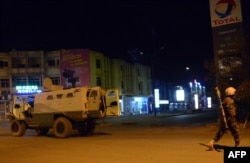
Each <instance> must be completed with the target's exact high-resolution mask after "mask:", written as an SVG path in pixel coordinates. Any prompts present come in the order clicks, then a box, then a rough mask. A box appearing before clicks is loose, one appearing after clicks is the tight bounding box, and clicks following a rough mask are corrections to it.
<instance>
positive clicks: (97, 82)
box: [0, 49, 152, 115]
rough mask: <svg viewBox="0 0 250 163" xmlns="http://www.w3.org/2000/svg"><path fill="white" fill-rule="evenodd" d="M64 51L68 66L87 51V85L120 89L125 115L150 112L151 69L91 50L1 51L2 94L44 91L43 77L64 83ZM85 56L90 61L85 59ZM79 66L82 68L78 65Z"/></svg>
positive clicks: (0, 90) (8, 96) (6, 95)
mask: <svg viewBox="0 0 250 163" xmlns="http://www.w3.org/2000/svg"><path fill="white" fill-rule="evenodd" d="M62 53H64V54H65V55H69V56H66V57H67V58H66V59H67V62H68V61H69V65H71V64H70V63H75V60H74V59H73V60H71V56H72V57H73V58H75V57H76V56H75V55H78V56H80V55H81V53H84V55H86V53H88V55H89V57H83V60H82V61H81V63H83V62H84V63H85V62H86V63H87V62H88V65H89V71H90V74H91V75H90V76H87V78H88V79H87V80H89V81H90V85H87V86H91V87H94V86H101V87H102V88H104V89H109V88H118V89H119V92H120V96H121V99H122V100H123V102H122V103H123V104H122V105H121V106H122V107H124V108H125V107H126V108H125V109H123V108H122V109H123V113H124V115H125V114H137V113H138V114H140V113H142V112H143V113H146V112H147V110H148V109H147V108H146V105H147V98H148V97H149V96H150V95H151V94H152V93H151V79H150V78H151V74H150V68H149V67H147V66H144V65H141V64H131V63H128V62H126V61H124V60H121V59H111V58H109V57H107V56H105V55H104V54H102V53H100V52H96V51H92V50H89V49H69V50H65V49H61V50H54V51H47V52H44V51H15V50H13V51H10V52H9V53H0V84H1V85H0V93H1V94H0V96H1V97H2V98H3V97H4V99H10V97H11V96H10V95H14V94H17V93H18V92H17V91H16V86H28V85H37V86H38V89H40V90H42V88H43V79H44V78H47V77H48V78H51V79H52V83H53V84H55V85H62V83H63V82H65V81H63V80H65V78H64V77H63V75H62V74H63V68H62ZM71 53H72V54H71ZM79 54H80V55H79ZM86 58H88V61H85V59H86ZM64 59H65V58H64ZM79 60H80V58H77V65H79V64H81V63H80V62H78V61H79ZM64 67H65V65H64ZM66 67H67V66H66ZM70 68H71V67H70ZM77 68H78V70H79V67H77ZM85 68H86V65H85V67H84V69H85ZM84 69H82V70H81V71H84ZM81 86H83V85H81ZM84 86H85V85H84ZM135 98H136V99H137V101H136V100H135ZM138 99H142V101H138Z"/></svg>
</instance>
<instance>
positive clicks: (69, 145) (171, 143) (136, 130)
mask: <svg viewBox="0 0 250 163" xmlns="http://www.w3.org/2000/svg"><path fill="white" fill-rule="evenodd" d="M197 117H199V118H197ZM205 117H207V114H200V113H199V114H195V115H194V114H192V115H191V114H190V115H182V116H171V117H170V116H166V115H164V116H158V117H152V116H146V117H145V116H137V117H122V118H118V119H117V118H111V119H108V120H107V121H106V125H99V126H97V128H96V131H95V133H94V135H92V136H90V137H80V136H79V135H78V134H77V133H73V134H72V136H71V137H70V138H68V139H57V138H55V137H54V136H53V133H52V131H50V133H49V134H48V136H45V137H39V136H35V132H34V131H32V130H27V132H26V134H25V136H24V137H12V136H11V134H10V132H9V128H8V123H0V162H4V163H9V162H10V163H12V162H19V163H22V162H47V163H50V162H62V163H64V162H75V163H78V162H87V163H99V162H100V163H103V162H119V163H125V162H126V163H127V162H144V163H149V162H150V163H152V162H153V163H165V162H169V163H181V162H193V163H200V162H202V163H211V162H213V163H223V149H221V150H220V151H207V148H206V147H205V146H203V145H202V144H206V143H207V142H208V141H209V140H210V138H211V137H212V136H213V135H214V133H215V132H216V130H217V126H216V125H217V124H216V123H215V121H214V119H212V120H211V121H210V122H209V123H207V122H205V123H203V122H204V120H202V121H201V120H199V121H198V119H206V118H205ZM135 118H136V119H135ZM173 121H176V123H177V122H179V123H178V124H180V125H173V124H175V123H174V122H173ZM207 121H208V120H207ZM143 122H144V123H143ZM170 122H171V123H172V124H169V123H170ZM185 122H186V124H185ZM240 133H241V136H242V146H250V139H249V134H250V129H249V125H247V128H245V129H241V131H240ZM219 145H221V147H223V145H228V146H231V145H233V139H232V137H231V135H230V134H226V135H225V136H224V137H223V139H222V140H221V141H220V144H219Z"/></svg>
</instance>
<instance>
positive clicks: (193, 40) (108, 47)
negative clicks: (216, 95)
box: [0, 0, 213, 84]
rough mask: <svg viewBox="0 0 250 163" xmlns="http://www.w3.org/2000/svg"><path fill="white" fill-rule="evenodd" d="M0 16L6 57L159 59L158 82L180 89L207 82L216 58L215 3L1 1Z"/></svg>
mask: <svg viewBox="0 0 250 163" xmlns="http://www.w3.org/2000/svg"><path fill="white" fill-rule="evenodd" d="M0 14H1V15H0V23H1V28H0V32H1V35H0V51H1V52H9V51H10V50H12V49H16V50H44V51H49V50H58V49H73V48H89V49H91V50H94V51H99V52H101V53H103V54H104V55H107V56H110V57H115V58H122V59H126V60H128V61H131V62H136V63H145V64H148V65H150V64H151V61H152V60H153V63H154V65H155V76H156V78H159V79H162V80H165V81H167V82H174V83H176V84H178V83H181V82H182V81H184V80H187V79H194V78H196V79H197V80H203V78H204V76H205V74H206V71H205V70H204V68H203V64H204V61H205V60H211V59H213V50H212V48H213V47H212V33H211V27H210V13H209V0H179V1H178V0H172V1H87V2H80V1H62V2H59V1H51V2H48V1H45V2H42V1H39V2H33V1H15V2H8V1H6V2H2V1H1V2H0ZM140 52H143V53H140ZM186 66H189V67H190V71H189V72H187V71H186V70H185V67H186Z"/></svg>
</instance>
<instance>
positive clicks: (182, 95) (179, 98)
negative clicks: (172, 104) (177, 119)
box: [176, 89, 185, 101]
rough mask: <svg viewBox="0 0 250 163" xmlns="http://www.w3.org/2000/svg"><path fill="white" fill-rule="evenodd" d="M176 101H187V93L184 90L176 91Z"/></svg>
mask: <svg viewBox="0 0 250 163" xmlns="http://www.w3.org/2000/svg"><path fill="white" fill-rule="evenodd" d="M176 100H177V101H184V100H185V92H184V90H183V89H180V90H176Z"/></svg>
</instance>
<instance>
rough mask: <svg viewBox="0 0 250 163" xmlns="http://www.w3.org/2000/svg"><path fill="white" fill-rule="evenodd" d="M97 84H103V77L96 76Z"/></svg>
mask: <svg viewBox="0 0 250 163" xmlns="http://www.w3.org/2000/svg"><path fill="white" fill-rule="evenodd" d="M96 85H97V86H102V79H101V77H97V78H96Z"/></svg>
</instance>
